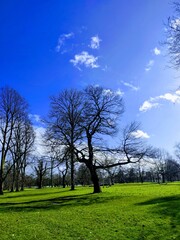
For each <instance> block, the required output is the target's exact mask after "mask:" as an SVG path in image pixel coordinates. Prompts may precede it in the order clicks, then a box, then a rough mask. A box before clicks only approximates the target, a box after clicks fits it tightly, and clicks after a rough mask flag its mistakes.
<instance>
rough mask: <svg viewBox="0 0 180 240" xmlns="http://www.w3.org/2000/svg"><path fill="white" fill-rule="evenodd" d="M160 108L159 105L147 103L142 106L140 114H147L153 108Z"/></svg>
mask: <svg viewBox="0 0 180 240" xmlns="http://www.w3.org/2000/svg"><path fill="white" fill-rule="evenodd" d="M158 106H159V103H152V102H151V101H145V102H144V103H143V104H142V106H140V108H139V111H140V112H146V111H148V110H150V109H151V108H156V107H158Z"/></svg>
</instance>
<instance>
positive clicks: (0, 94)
mask: <svg viewBox="0 0 180 240" xmlns="http://www.w3.org/2000/svg"><path fill="white" fill-rule="evenodd" d="M27 108H28V105H27V102H26V101H25V100H24V98H22V97H21V96H20V95H19V93H18V92H16V91H15V90H14V89H12V88H9V87H4V88H1V89H0V194H3V183H4V181H5V179H6V177H7V175H8V173H9V172H10V171H11V169H12V167H13V164H12V165H10V168H9V169H7V171H6V173H5V172H4V168H5V164H6V160H7V159H6V157H7V155H8V153H9V151H10V148H11V141H12V137H13V133H14V130H15V129H16V125H17V123H18V122H19V120H20V119H21V118H22V116H24V115H25V114H26V112H27Z"/></svg>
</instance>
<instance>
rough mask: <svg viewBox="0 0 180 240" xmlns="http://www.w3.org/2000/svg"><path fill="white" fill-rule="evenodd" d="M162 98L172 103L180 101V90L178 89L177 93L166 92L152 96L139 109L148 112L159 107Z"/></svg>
mask: <svg viewBox="0 0 180 240" xmlns="http://www.w3.org/2000/svg"><path fill="white" fill-rule="evenodd" d="M160 100H166V101H168V102H171V103H180V90H177V91H176V92H175V93H165V94H163V95H159V96H157V97H154V98H153V97H151V98H150V99H149V100H147V101H145V102H144V103H143V104H142V106H140V108H139V111H141V112H146V111H147V110H150V109H151V108H154V107H158V106H159V105H160V104H159V101H160Z"/></svg>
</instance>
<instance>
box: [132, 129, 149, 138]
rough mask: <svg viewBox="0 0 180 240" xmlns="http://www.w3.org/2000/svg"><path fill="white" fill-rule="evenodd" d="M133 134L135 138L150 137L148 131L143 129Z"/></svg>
mask: <svg viewBox="0 0 180 240" xmlns="http://www.w3.org/2000/svg"><path fill="white" fill-rule="evenodd" d="M131 135H132V136H133V137H135V138H146V139H147V138H150V136H149V135H148V134H147V133H146V132H143V131H142V130H137V131H135V132H132V133H131Z"/></svg>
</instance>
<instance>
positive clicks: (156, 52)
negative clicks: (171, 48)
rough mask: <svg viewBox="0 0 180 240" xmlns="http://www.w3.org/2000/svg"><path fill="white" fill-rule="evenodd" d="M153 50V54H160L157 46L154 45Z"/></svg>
mask: <svg viewBox="0 0 180 240" xmlns="http://www.w3.org/2000/svg"><path fill="white" fill-rule="evenodd" d="M153 52H154V54H155V55H160V54H161V50H160V49H158V48H157V47H155V48H154V49H153Z"/></svg>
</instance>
